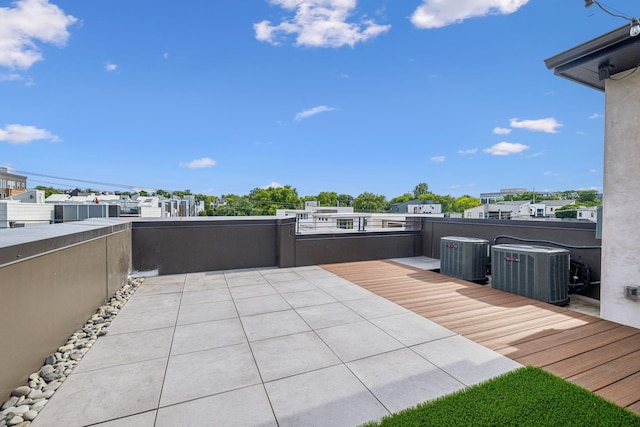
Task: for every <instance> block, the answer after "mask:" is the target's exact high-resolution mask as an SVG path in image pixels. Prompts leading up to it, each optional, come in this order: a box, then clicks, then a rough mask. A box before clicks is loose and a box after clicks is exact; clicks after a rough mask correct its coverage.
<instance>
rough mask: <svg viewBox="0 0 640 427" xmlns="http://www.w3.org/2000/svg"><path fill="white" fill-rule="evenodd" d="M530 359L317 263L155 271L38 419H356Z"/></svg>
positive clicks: (153, 422)
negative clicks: (498, 349)
mask: <svg viewBox="0 0 640 427" xmlns="http://www.w3.org/2000/svg"><path fill="white" fill-rule="evenodd" d="M416 262H418V263H420V262H422V263H424V261H423V260H418V261H416ZM518 366H520V365H518V364H517V363H515V362H513V361H511V360H510V359H508V358H506V357H504V356H501V355H499V354H497V353H495V352H492V351H490V350H487V349H486V348H484V347H482V346H480V345H478V344H475V343H473V342H471V341H469V340H466V339H465V338H463V337H461V336H459V335H457V334H455V333H454V332H452V331H450V330H448V329H445V328H443V327H441V326H439V325H437V324H435V323H433V322H431V321H429V320H428V319H424V318H422V317H420V316H418V315H416V314H414V313H412V312H410V311H408V310H406V309H404V308H402V307H400V306H398V305H396V304H394V303H391V302H389V301H388V300H385V299H384V298H381V297H378V296H376V295H373V294H371V293H370V292H368V291H365V290H363V289H362V288H360V287H358V286H357V285H354V284H352V283H350V282H348V281H346V280H344V279H342V278H340V277H337V276H335V275H333V274H332V273H329V272H328V271H326V270H323V269H322V268H320V267H317V266H310V267H299V268H288V269H281V270H278V269H275V268H269V269H247V270H234V271H224V272H206V273H190V274H177V275H172V276H161V277H149V278H147V279H145V282H144V283H143V284H142V286H141V287H140V288H139V289H138V291H137V292H136V293H135V294H134V295H133V297H132V298H131V300H130V301H129V302H128V303H127V304H126V306H125V307H124V308H123V309H122V310H121V312H120V313H119V314H118V316H116V318H115V320H114V321H113V322H112V324H111V326H110V327H109V328H108V335H106V336H105V337H101V338H100V339H98V341H96V343H95V344H94V346H93V347H92V348H91V349H90V350H89V351H88V352H87V354H86V356H85V357H84V358H83V359H82V360H81V361H80V363H79V365H78V367H77V368H76V369H75V370H74V372H73V373H72V374H71V375H70V376H69V377H68V379H67V381H65V383H64V384H63V385H62V386H61V387H60V388H59V389H58V391H57V392H56V393H55V394H54V395H53V397H52V398H51V399H50V401H49V403H48V404H47V406H45V408H44V409H43V410H42V412H41V413H40V415H39V416H38V417H36V419H35V420H34V422H33V423H32V426H34V427H42V426H45V427H46V426H50V425H65V426H74V425H78V426H80V425H88V424H94V425H100V426H106V427H109V426H115V425H126V426H132V427H152V426H179V425H188V426H200V425H202V426H209V425H216V426H227V425H233V426H237V425H247V426H276V425H279V426H289V425H292V426H299V425H317V426H341V425H344V426H355V425H358V424H362V423H364V422H366V421H369V420H375V419H379V418H381V417H382V416H384V415H387V414H389V413H391V412H395V411H398V410H401V409H404V408H406V407H408V406H413V405H415V404H417V403H419V402H422V401H425V400H428V399H433V398H435V397H439V396H441V395H443V394H447V393H450V392H453V391H456V390H459V389H461V388H463V387H465V386H466V385H468V384H473V383H476V382H478V381H482V380H484V379H488V378H490V377H493V376H496V375H499V374H501V373H504V372H507V371H509V370H512V369H514V368H517V367H518Z"/></svg>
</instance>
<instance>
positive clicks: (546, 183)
mask: <svg viewBox="0 0 640 427" xmlns="http://www.w3.org/2000/svg"><path fill="white" fill-rule="evenodd" d="M631 3H633V2H627V1H622V0H607V3H603V4H604V5H606V6H608V7H610V8H611V9H612V10H615V11H619V12H623V13H625V14H626V15H630V16H637V15H640V10H638V7H637V5H634V4H631ZM634 6H636V7H635V9H636V10H633V9H634ZM624 24H625V21H624V20H623V19H620V18H615V17H612V16H610V15H607V14H606V13H604V12H602V11H601V10H600V9H598V8H596V7H595V6H594V7H591V8H589V9H587V8H585V7H584V1H583V0H562V1H560V0H457V1H446V0H424V1H423V0H308V1H305V2H303V1H300V0H226V1H225V0H216V1H211V0H206V1H205V0H191V1H187V2H167V1H163V0H154V1H150V0H135V1H131V0H127V1H123V0H109V1H106V0H91V1H78V0H74V1H71V0H51V1H46V0H20V1H5V0H0V100H1V102H0V166H7V167H9V168H12V169H14V170H15V171H17V172H21V173H23V172H28V173H26V175H27V176H28V177H29V181H28V183H29V185H30V186H36V185H47V186H49V185H52V186H55V187H75V186H80V187H81V188H85V187H92V188H100V189H105V190H123V191H126V190H128V189H129V188H128V187H121V185H124V186H131V187H136V186H137V187H141V188H160V189H164V190H183V189H190V190H191V191H192V192H194V193H203V194H208V195H217V196H220V195H222V194H229V193H234V194H240V195H242V194H247V193H248V192H249V191H250V190H251V189H253V188H255V187H263V186H267V185H270V184H273V185H278V184H279V185H287V184H289V185H292V186H293V187H295V188H296V189H297V190H298V193H299V194H300V195H301V196H305V195H314V194H318V193H319V192H321V191H336V192H338V193H347V194H350V195H353V196H357V195H358V194H360V193H362V192H365V191H368V192H372V193H376V194H383V195H385V196H387V198H392V197H395V196H398V195H401V194H403V193H405V192H411V191H412V190H413V188H414V186H415V185H416V184H417V183H419V182H426V183H428V184H429V187H430V189H431V190H432V191H434V192H436V193H438V194H450V195H452V196H460V195H463V194H469V195H472V196H478V195H479V193H481V192H491V191H497V190H499V189H501V188H511V187H522V188H528V189H536V190H540V191H542V190H545V191H546V190H549V191H554V190H558V191H560V190H568V189H597V190H601V189H602V167H603V141H604V120H603V116H604V100H605V99H604V94H603V93H602V92H599V91H596V90H594V89H590V88H587V87H584V86H581V85H578V84H576V83H573V82H569V81H567V80H565V79H562V78H559V77H556V76H554V75H553V72H552V71H549V70H547V69H546V67H545V65H544V59H546V58H548V57H550V56H553V55H555V54H557V53H560V52H561V51H564V50H566V49H569V48H571V47H574V46H576V45H578V44H580V43H582V42H585V41H587V40H590V39H592V38H595V37H597V36H600V35H601V34H604V33H606V32H608V31H610V30H613V29H615V28H617V27H619V26H621V25H624ZM35 174H38V175H35ZM43 175H47V176H43ZM60 178H72V179H78V180H83V181H80V182H73V181H70V180H67V179H60ZM85 181H91V182H95V183H113V184H118V186H109V185H106V184H93V183H88V182H85Z"/></svg>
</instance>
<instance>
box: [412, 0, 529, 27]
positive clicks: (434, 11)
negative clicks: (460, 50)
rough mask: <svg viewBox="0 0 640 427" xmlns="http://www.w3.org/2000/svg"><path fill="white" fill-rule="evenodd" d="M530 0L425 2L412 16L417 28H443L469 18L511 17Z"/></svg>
mask: <svg viewBox="0 0 640 427" xmlns="http://www.w3.org/2000/svg"><path fill="white" fill-rule="evenodd" d="M528 2H529V0H456V1H445V0H423V2H422V4H421V5H420V6H418V8H417V9H416V10H415V11H414V12H413V14H412V15H411V23H412V24H413V25H414V26H416V27H417V28H425V29H431V28H441V27H445V26H447V25H450V24H457V23H460V22H462V21H464V20H466V19H469V18H475V17H482V16H487V15H509V14H511V13H514V12H517V11H518V9H520V8H521V7H522V6H524V5H526V4H527V3H528Z"/></svg>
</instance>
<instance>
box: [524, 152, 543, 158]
mask: <svg viewBox="0 0 640 427" xmlns="http://www.w3.org/2000/svg"><path fill="white" fill-rule="evenodd" d="M542 156H544V150H542V151H538V152H537V153H533V154H530V155H528V156H527V159H535V158H536V157H542Z"/></svg>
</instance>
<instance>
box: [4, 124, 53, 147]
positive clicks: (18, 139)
mask: <svg viewBox="0 0 640 427" xmlns="http://www.w3.org/2000/svg"><path fill="white" fill-rule="evenodd" d="M42 139H45V140H49V141H51V142H60V141H61V139H60V138H59V137H58V136H56V135H54V134H52V133H51V132H49V131H48V130H44V129H38V128H37V127H35V126H24V125H17V124H12V125H7V126H5V127H4V129H0V142H8V143H9V144H28V143H30V142H33V141H39V140H42Z"/></svg>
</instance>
